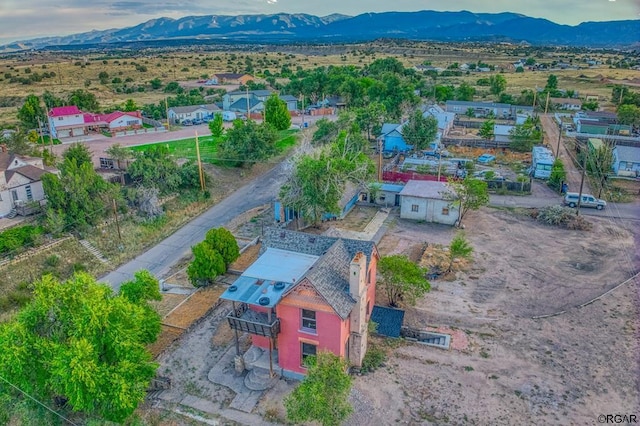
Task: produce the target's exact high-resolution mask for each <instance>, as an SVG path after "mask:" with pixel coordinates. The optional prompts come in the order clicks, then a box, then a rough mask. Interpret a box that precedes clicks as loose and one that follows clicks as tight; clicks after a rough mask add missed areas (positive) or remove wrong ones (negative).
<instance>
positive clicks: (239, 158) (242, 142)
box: [218, 120, 278, 167]
mask: <svg viewBox="0 0 640 426" xmlns="http://www.w3.org/2000/svg"><path fill="white" fill-rule="evenodd" d="M277 139H278V134H277V133H276V131H275V130H274V129H273V127H271V126H270V125H269V124H267V123H262V124H257V123H255V122H254V121H251V120H247V121H242V120H235V121H234V122H233V127H232V128H230V129H228V130H227V139H226V140H225V141H224V142H222V143H221V144H220V145H218V157H220V159H221V160H222V161H224V162H226V163H228V164H231V165H233V166H236V167H238V166H251V165H253V164H254V163H257V162H258V161H261V160H266V159H267V158H269V157H270V156H272V155H273V154H275V152H276V141H277Z"/></svg>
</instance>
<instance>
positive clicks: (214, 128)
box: [209, 113, 224, 138]
mask: <svg viewBox="0 0 640 426" xmlns="http://www.w3.org/2000/svg"><path fill="white" fill-rule="evenodd" d="M222 121H223V120H222V114H220V113H217V114H214V115H213V120H211V121H210V122H209V130H210V131H211V136H213V137H214V138H219V137H221V136H222V134H223V133H224V126H223V122H222Z"/></svg>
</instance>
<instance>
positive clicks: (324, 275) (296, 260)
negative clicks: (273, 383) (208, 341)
mask: <svg viewBox="0 0 640 426" xmlns="http://www.w3.org/2000/svg"><path fill="white" fill-rule="evenodd" d="M378 258H379V255H378V250H377V248H376V246H375V244H374V243H373V242H371V241H360V240H351V239H344V238H333V237H326V236H321V235H311V234H305V233H301V232H294V231H288V230H283V229H278V228H269V229H267V230H265V235H264V238H263V241H262V247H261V254H260V257H259V258H258V259H257V260H256V261H255V262H254V263H253V264H252V265H251V266H250V267H249V268H247V270H246V271H245V272H244V273H243V274H242V275H241V276H240V277H239V278H238V279H237V280H236V281H235V282H234V284H233V285H231V286H230V287H229V288H228V289H227V290H226V291H225V292H224V293H223V294H222V296H221V298H222V299H226V300H230V301H231V302H232V303H233V310H232V312H230V313H229V315H228V316H227V320H228V322H229V325H230V326H231V328H232V329H234V330H235V332H236V339H237V338H238V334H239V332H248V333H250V334H251V339H252V344H253V347H254V348H253V349H256V348H257V349H258V351H259V350H263V351H264V352H265V353H268V354H269V359H270V363H269V365H270V369H271V371H272V372H275V373H278V374H281V375H284V376H288V377H296V378H300V377H302V376H303V375H304V374H305V373H306V366H305V360H306V358H307V357H309V356H315V355H316V354H317V353H318V351H321V350H327V351H330V352H333V353H334V354H336V355H339V356H341V357H343V358H345V359H346V360H347V361H348V362H349V364H350V365H353V366H357V367H359V366H361V364H362V358H363V357H364V354H365V352H366V350H367V324H368V321H369V316H370V315H371V311H372V309H373V305H374V302H375V288H376V266H377V261H378ZM236 350H237V351H238V355H240V353H239V346H238V345H236ZM247 368H249V367H247Z"/></svg>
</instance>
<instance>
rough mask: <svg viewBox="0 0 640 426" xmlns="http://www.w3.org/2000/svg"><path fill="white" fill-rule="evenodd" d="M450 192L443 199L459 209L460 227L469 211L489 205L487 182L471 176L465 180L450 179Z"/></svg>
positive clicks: (445, 193)
mask: <svg viewBox="0 0 640 426" xmlns="http://www.w3.org/2000/svg"><path fill="white" fill-rule="evenodd" d="M448 185H449V187H450V190H449V191H446V192H444V193H443V194H442V196H443V198H444V199H445V200H447V201H449V202H450V203H451V204H452V205H454V206H456V207H458V211H459V216H458V226H461V225H462V220H463V219H464V217H465V216H466V214H467V213H468V212H469V210H478V209H479V208H480V207H482V206H486V205H487V204H489V188H488V186H487V182H485V181H483V180H480V179H475V178H473V177H471V176H469V175H467V177H466V178H464V179H463V180H455V179H449V182H448Z"/></svg>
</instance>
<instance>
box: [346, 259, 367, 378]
mask: <svg viewBox="0 0 640 426" xmlns="http://www.w3.org/2000/svg"><path fill="white" fill-rule="evenodd" d="M349 293H350V294H351V297H353V299H354V300H355V301H356V304H355V305H354V307H353V309H352V310H351V315H350V317H349V320H350V326H351V335H350V337H349V342H350V343H349V361H350V362H351V364H352V365H354V366H356V367H360V366H361V365H362V359H363V358H364V354H365V353H366V352H367V256H365V254H364V253H362V252H358V253H356V255H355V256H354V257H353V259H352V260H351V263H350V265H349Z"/></svg>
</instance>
